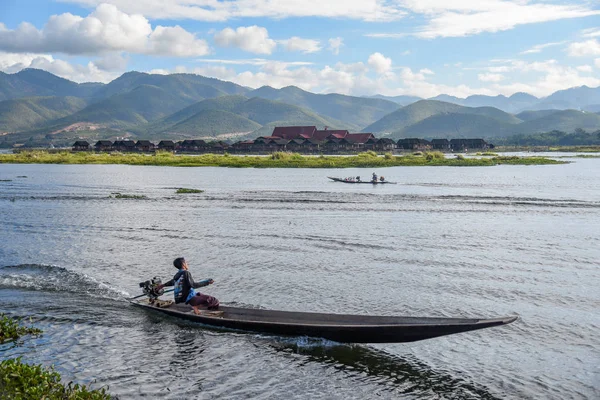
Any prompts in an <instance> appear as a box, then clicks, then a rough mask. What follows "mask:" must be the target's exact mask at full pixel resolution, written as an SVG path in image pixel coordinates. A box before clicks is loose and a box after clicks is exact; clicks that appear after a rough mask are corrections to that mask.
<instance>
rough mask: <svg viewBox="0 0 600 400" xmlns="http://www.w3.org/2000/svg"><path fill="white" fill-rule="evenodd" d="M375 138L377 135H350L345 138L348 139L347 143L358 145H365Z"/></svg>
mask: <svg viewBox="0 0 600 400" xmlns="http://www.w3.org/2000/svg"><path fill="white" fill-rule="evenodd" d="M374 138H375V135H373V134H372V133H349V134H347V135H346V136H345V137H344V139H346V140H347V141H349V142H351V143H354V144H357V145H360V144H365V143H367V140H369V139H374Z"/></svg>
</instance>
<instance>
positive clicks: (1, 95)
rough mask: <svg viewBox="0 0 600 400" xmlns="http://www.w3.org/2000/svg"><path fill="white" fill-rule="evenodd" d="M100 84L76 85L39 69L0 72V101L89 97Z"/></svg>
mask: <svg viewBox="0 0 600 400" xmlns="http://www.w3.org/2000/svg"><path fill="white" fill-rule="evenodd" d="M103 85H104V84H102V83H82V84H78V83H75V82H71V81H69V80H67V79H64V78H60V77H58V76H56V75H53V74H51V73H50V72H46V71H42V70H40V69H33V68H26V69H24V70H21V71H19V72H17V73H16V74H6V73H4V72H0V101H2V100H10V99H17V98H23V97H37V96H61V97H65V96H74V97H84V98H87V97H90V96H92V94H93V93H94V92H95V91H97V90H98V89H100V88H101V87H102V86H103Z"/></svg>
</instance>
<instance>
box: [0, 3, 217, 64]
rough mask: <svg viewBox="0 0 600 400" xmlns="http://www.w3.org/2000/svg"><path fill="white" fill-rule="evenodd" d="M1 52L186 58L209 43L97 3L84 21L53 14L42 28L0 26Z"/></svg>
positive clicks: (200, 52)
mask: <svg viewBox="0 0 600 400" xmlns="http://www.w3.org/2000/svg"><path fill="white" fill-rule="evenodd" d="M0 50H4V51H7V52H13V53H27V52H30V53H45V52H58V53H65V54H71V55H80V54H98V53H103V52H121V51H126V52H131V53H140V54H154V55H165V56H177V57H189V56H202V55H205V54H208V52H209V47H208V44H207V43H206V42H205V41H204V40H201V39H198V38H196V37H195V35H193V34H191V33H189V32H187V31H186V30H184V29H183V28H181V27H179V26H174V27H163V26H157V27H155V28H154V30H153V29H152V26H151V25H150V22H148V20H147V19H146V18H145V17H143V16H142V15H137V14H134V15H129V14H126V13H124V12H121V11H120V10H119V9H117V7H115V6H114V5H110V4H100V5H99V6H98V7H97V8H96V9H95V10H94V11H93V12H92V13H91V14H90V15H88V16H87V17H85V18H83V17H80V16H77V15H73V14H70V13H64V14H61V15H53V16H51V17H50V18H49V19H48V22H47V23H46V25H45V26H44V27H43V28H42V29H37V28H36V27H35V26H33V25H32V24H30V23H27V22H23V23H21V24H20V25H19V26H18V27H17V28H16V29H14V30H10V29H7V28H6V27H5V26H4V25H2V24H0Z"/></svg>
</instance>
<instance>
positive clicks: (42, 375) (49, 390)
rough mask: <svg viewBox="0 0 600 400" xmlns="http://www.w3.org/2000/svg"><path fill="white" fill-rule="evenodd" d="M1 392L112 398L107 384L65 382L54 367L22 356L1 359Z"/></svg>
mask: <svg viewBox="0 0 600 400" xmlns="http://www.w3.org/2000/svg"><path fill="white" fill-rule="evenodd" d="M0 394H1V395H2V398H7V399H47V400H108V399H110V398H111V396H110V395H109V394H107V393H106V389H104V388H102V389H97V390H91V389H89V388H88V387H86V386H85V385H79V384H74V383H73V382H69V383H68V384H67V385H63V384H62V383H61V377H60V374H59V373H58V372H56V371H54V368H49V369H48V368H44V367H43V366H41V365H29V364H25V363H23V362H22V361H21V358H20V357H19V358H13V359H7V360H4V361H2V362H1V363H0ZM5 396H6V397H5Z"/></svg>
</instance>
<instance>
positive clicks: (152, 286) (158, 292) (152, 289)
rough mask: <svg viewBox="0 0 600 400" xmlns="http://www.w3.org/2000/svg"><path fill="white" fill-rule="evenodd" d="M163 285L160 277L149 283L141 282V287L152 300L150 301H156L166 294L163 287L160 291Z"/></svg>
mask: <svg viewBox="0 0 600 400" xmlns="http://www.w3.org/2000/svg"><path fill="white" fill-rule="evenodd" d="M161 284H162V281H161V280H160V278H159V277H156V276H155V277H154V278H152V279H151V280H149V281H145V282H140V287H141V288H142V291H143V292H144V294H145V295H146V296H148V297H149V298H150V301H151V302H152V301H154V300H156V299H157V298H159V297H160V296H162V295H163V294H164V293H165V289H163V288H162V287H161V288H160V289H159V286H160V285H161Z"/></svg>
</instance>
